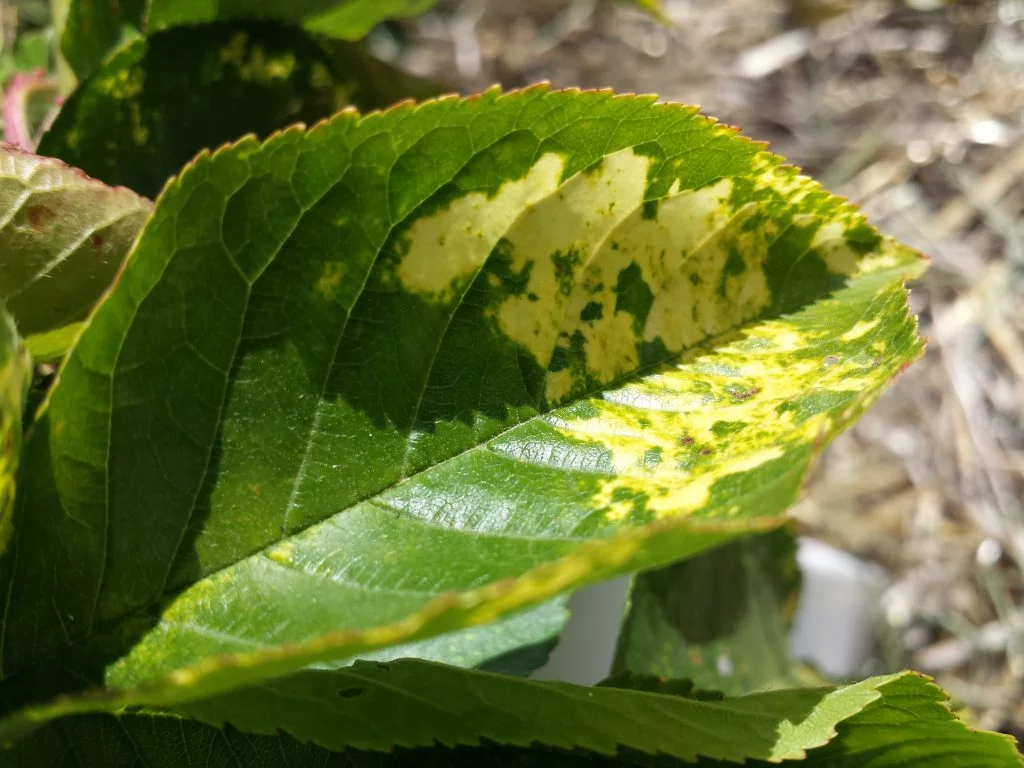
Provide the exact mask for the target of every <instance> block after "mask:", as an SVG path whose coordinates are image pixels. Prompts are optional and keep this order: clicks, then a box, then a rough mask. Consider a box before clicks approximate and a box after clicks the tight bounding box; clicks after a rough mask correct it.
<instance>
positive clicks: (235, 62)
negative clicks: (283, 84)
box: [220, 32, 295, 83]
mask: <svg viewBox="0 0 1024 768" xmlns="http://www.w3.org/2000/svg"><path fill="white" fill-rule="evenodd" d="M248 45H249V35H248V34H247V33H245V32H238V33H236V34H235V35H234V36H233V37H232V38H231V40H230V41H229V42H228V44H227V45H226V46H224V47H223V48H222V49H221V52H220V61H221V63H222V64H225V65H230V66H232V67H234V68H235V71H237V72H238V76H239V78H241V79H242V80H245V81H247V82H264V83H265V82H270V81H273V80H285V79H287V78H289V77H291V74H292V72H294V71H295V54H293V53H290V52H288V53H282V54H279V55H277V56H269V57H268V56H267V53H266V51H264V50H263V48H262V47H261V46H259V45H254V46H253V47H252V48H251V49H250V48H249V47H248Z"/></svg>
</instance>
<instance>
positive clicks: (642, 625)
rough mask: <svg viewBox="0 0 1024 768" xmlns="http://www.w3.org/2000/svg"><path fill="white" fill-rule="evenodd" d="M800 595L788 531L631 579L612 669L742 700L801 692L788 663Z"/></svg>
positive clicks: (793, 547) (804, 681)
mask: <svg viewBox="0 0 1024 768" xmlns="http://www.w3.org/2000/svg"><path fill="white" fill-rule="evenodd" d="M799 588H800V574H799V571H798V570H797V567H796V543H795V541H794V538H793V535H792V534H791V533H790V532H789V531H788V530H785V529H782V530H778V531H773V532H772V533H769V534H765V535H763V536H752V537H749V538H745V539H741V540H740V541H736V542H731V543H729V544H726V545H724V546H722V547H719V548H717V549H715V550H713V551H711V552H707V553H705V554H702V555H699V556H697V557H695V558H692V559H690V560H687V561H685V562H682V563H677V564H675V565H670V566H668V567H667V568H663V569H661V570H658V571H652V572H649V573H644V574H640V575H638V576H636V577H635V578H634V580H633V585H632V589H631V591H630V598H629V608H628V610H627V614H626V619H625V622H624V624H623V627H622V633H621V635H620V636H619V644H618V648H617V649H616V659H615V669H616V670H620V671H621V670H631V671H633V672H639V673H646V674H653V675H657V676H659V677H665V678H687V679H690V680H693V681H694V682H695V683H696V684H697V685H698V686H701V687H704V688H716V689H719V690H722V691H724V692H726V693H728V694H732V695H739V694H743V693H749V692H751V691H756V690H761V689H764V688H779V687H785V686H792V685H799V684H807V682H808V677H809V676H807V675H801V674H800V672H799V670H798V668H797V667H796V665H794V664H793V662H791V661H790V658H789V627H790V621H791V619H792V615H793V612H794V610H795V609H796V600H797V595H798V592H799Z"/></svg>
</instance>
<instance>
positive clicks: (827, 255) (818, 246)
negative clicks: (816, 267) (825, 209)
mask: <svg viewBox="0 0 1024 768" xmlns="http://www.w3.org/2000/svg"><path fill="white" fill-rule="evenodd" d="M848 227H849V222H847V221H844V220H838V221H829V222H826V223H825V224H822V225H821V226H820V227H819V228H818V231H817V232H815V233H814V237H813V238H811V248H812V249H813V250H815V251H817V252H818V253H819V254H820V255H821V256H823V257H824V260H825V265H826V266H827V267H828V271H829V272H833V273H835V274H838V275H852V274H853V273H854V272H856V271H857V269H858V266H859V261H860V254H859V253H857V251H855V250H854V249H853V248H852V247H850V243H849V240H848V239H847V232H848Z"/></svg>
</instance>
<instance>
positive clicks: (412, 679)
mask: <svg viewBox="0 0 1024 768" xmlns="http://www.w3.org/2000/svg"><path fill="white" fill-rule="evenodd" d="M190 709H191V710H192V711H193V712H194V714H197V715H198V716H199V717H200V718H201V719H202V720H203V721H206V722H207V723H209V725H204V724H202V723H201V722H197V721H195V720H190V719H181V718H178V717H175V716H172V715H169V714H163V713H126V714H123V715H120V716H118V717H116V719H115V718H113V717H110V716H95V715H94V716H91V717H90V716H81V715H80V716H77V717H71V718H67V719H65V720H63V721H58V722H57V723H55V724H52V725H50V726H48V727H45V728H44V729H43V730H41V731H40V732H38V733H37V734H35V735H32V736H29V737H28V738H27V739H26V740H24V741H23V742H21V743H20V744H17V745H15V747H14V750H13V751H12V752H8V753H7V755H5V757H7V758H8V761H5V764H13V766H16V767H17V766H21V765H26V766H28V765H38V764H40V760H42V761H43V763H44V764H58V762H59V760H60V758H61V757H62V756H63V755H66V754H68V753H72V754H74V755H76V756H77V758H78V762H77V765H79V766H81V767H82V768H89V766H92V765H97V766H100V765H102V766H103V767H104V768H116V767H117V766H121V765H125V766H135V765H139V763H140V762H141V764H142V765H147V766H148V765H153V766H159V765H164V764H169V762H168V761H170V760H172V759H176V758H177V757H178V756H180V755H182V754H187V755H194V756H205V758H204V757H199V759H200V760H202V759H206V760H207V762H206V763H202V762H200V763H199V765H204V764H205V765H216V764H219V763H218V762H217V759H216V757H215V756H221V755H224V756H226V755H228V754H230V753H234V754H235V757H236V760H238V761H239V762H240V764H242V765H246V766H260V765H281V764H285V765H288V764H296V765H308V764H313V763H315V764H328V765H332V764H334V762H335V761H337V764H339V765H366V764H370V765H379V766H392V765H433V764H438V765H452V764H455V765H484V764H486V765H502V764H517V765H521V764H524V763H525V764H527V765H535V764H536V765H553V766H554V765H565V764H566V761H568V762H569V764H592V765H599V764H604V760H602V759H601V758H603V757H618V758H621V759H624V760H626V761H628V762H634V761H635V762H646V761H647V760H649V759H651V758H653V757H655V756H657V757H658V758H660V762H659V763H658V764H676V761H677V760H679V761H685V763H686V764H688V765H689V764H692V761H693V760H694V759H696V758H703V759H701V761H700V765H703V766H710V765H724V764H729V765H732V764H735V763H737V762H740V761H743V760H747V761H751V762H753V761H757V764H762V763H761V762H760V761H762V760H766V761H770V762H771V763H776V764H777V763H780V762H784V763H790V762H793V763H796V762H800V763H802V764H804V765H808V764H809V765H812V766H813V765H831V766H836V765H843V766H851V768H852V766H859V765H865V764H866V763H865V762H864V757H865V756H868V755H870V756H871V757H872V758H873V759H874V760H875V761H876V762H872V763H871V764H872V765H879V764H884V765H890V764H900V765H905V764H911V765H921V766H943V765H953V764H956V765H978V766H981V765H984V766H987V767H988V768H1001V767H1002V766H1020V765H1021V764H1022V761H1021V760H1020V758H1019V756H1018V755H1017V754H1016V752H1015V750H1014V748H1013V740H1012V739H1011V738H1009V737H1006V736H1002V735H997V734H994V733H978V732H972V731H971V730H970V729H968V728H967V727H965V726H964V725H963V724H962V723H960V722H959V721H957V720H956V719H955V718H954V717H953V716H952V714H951V713H950V711H949V709H948V708H947V707H946V705H945V697H944V695H943V694H942V692H941V691H940V690H939V689H938V688H936V687H935V686H934V685H932V684H931V683H929V682H927V681H926V680H925V679H924V678H922V677H920V676H918V675H915V674H912V673H901V674H897V675H888V676H885V677H876V678H872V679H870V680H866V681H864V682H861V683H857V684H855V685H850V686H845V687H841V688H835V689H826V688H815V689H809V688H805V689H797V690H788V691H774V692H771V693H762V694H755V695H751V696H744V697H740V698H733V699H714V700H701V699H695V698H691V697H689V696H685V695H684V696H680V695H672V694H662V693H653V692H648V691H644V690H623V689H617V688H608V687H598V688H586V687H581V686H575V685H569V684H566V683H540V682H536V681H529V680H521V679H517V678H508V677H503V676H500V675H493V674H488V673H482V672H471V671H466V670H460V669H456V668H452V667H445V666H440V665H432V664H428V663H424V662H420V661H414V660H404V661H397V662H393V663H391V664H387V665H383V664H373V663H365V662H361V663H358V664H356V665H355V666H354V667H352V668H351V669H348V670H340V671H336V672H302V673H299V674H296V675H293V676H292V677H290V678H287V679H285V680H281V681H277V682H275V683H273V684H271V685H269V686H261V687H260V688H258V689H253V690H247V691H241V692H238V693H237V694H232V695H230V696H227V697H221V698H219V699H216V700H212V701H209V702H203V703H202V704H201V705H198V706H193V707H191V708H190ZM225 722H230V723H234V724H236V725H237V724H240V725H241V726H242V727H243V728H244V732H239V731H237V730H235V729H234V728H232V727H228V728H226V729H224V730H218V728H219V727H220V726H222V725H223V724H224V723H225ZM211 725H212V726H214V727H211ZM112 726H113V727H112ZM901 728H905V729H908V730H904V731H903V733H904V735H905V736H910V737H911V738H909V739H908V738H903V739H897V738H894V737H895V736H896V735H897V734H898V732H899V731H900V729H901ZM285 734H287V735H285ZM296 740H297V741H296ZM300 742H306V743H308V744H309V746H303V745H302V744H301V743H300ZM312 745H317V747H322V748H324V749H318V748H317V747H314V746H312ZM325 749H330V750H334V751H336V752H337V753H338V754H337V755H333V754H332V753H330V752H326V751H325ZM371 750H373V751H376V752H378V753H379V754H376V755H375V754H373V752H371ZM0 754H2V753H0ZM282 756H283V757H282ZM531 758H532V759H531ZM667 758H675V760H672V761H671V762H670V763H669V762H668V761H667ZM879 758H882V759H883V760H885V761H887V762H882V763H880V762H878V760H879ZM908 758H913V760H917V761H919V762H911V761H910V760H909V759H908ZM951 758H952V759H953V760H959V761H960V762H956V763H953V762H949V761H950V759H951ZM964 758H971V759H973V760H974V762H969V761H968V762H964V761H963V759H964ZM47 760H48V761H47ZM343 760H344V762H343ZM474 760H475V761H476V762H474ZM136 761H139V762H136ZM277 761H281V762H277ZM901 761H903V762H901ZM751 762H748V763H747V764H751Z"/></svg>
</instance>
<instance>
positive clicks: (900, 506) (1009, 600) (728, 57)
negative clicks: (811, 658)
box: [371, 0, 1024, 736]
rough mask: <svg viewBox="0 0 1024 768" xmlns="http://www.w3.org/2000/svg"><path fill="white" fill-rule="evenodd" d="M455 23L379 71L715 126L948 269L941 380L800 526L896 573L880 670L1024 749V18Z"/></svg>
mask: <svg viewBox="0 0 1024 768" xmlns="http://www.w3.org/2000/svg"><path fill="white" fill-rule="evenodd" d="M665 9H666V15H667V17H668V19H669V21H670V24H669V25H668V26H661V25H659V24H657V23H656V22H654V21H652V20H651V19H649V18H648V17H646V16H645V15H643V14H642V13H640V12H638V11H636V10H634V9H631V8H628V7H624V6H617V5H614V4H611V3H606V2H596V0H571V1H567V0H519V1H518V2H516V1H514V0H459V1H458V2H455V1H453V0H449V1H447V2H442V3H441V4H440V5H439V6H438V8H437V9H436V10H435V11H434V12H432V13H430V14H428V15H427V16H425V17H423V18H421V19H418V20H416V21H410V22H403V23H401V24H396V25H392V26H390V27H388V28H387V29H385V30H378V32H377V33H375V34H374V36H373V38H372V40H371V43H372V46H373V47H374V49H375V51H376V52H377V53H378V54H380V55H382V56H384V57H386V58H389V59H391V60H393V61H395V62H397V63H398V64H399V65H401V66H402V67H404V68H406V69H408V70H410V71H412V72H414V73H416V74H420V75H427V76H431V77H435V78H438V79H441V80H443V81H445V82H448V83H451V84H453V85H455V86H456V87H458V88H459V89H460V90H463V91H467V92H468V91H476V90H480V89H481V88H483V87H485V86H487V85H490V84H492V83H495V82H499V83H501V84H503V85H505V86H506V87H515V86H521V85H525V84H527V83H530V82H534V81H537V80H549V81H551V82H552V83H553V84H554V85H556V86H583V87H613V88H615V89H616V90H618V91H623V92H630V91H631V92H642V93H657V94H659V95H660V97H661V98H662V99H664V100H666V101H680V102H685V103H691V104H699V105H701V106H702V108H703V109H704V110H705V111H706V112H707V113H709V114H713V115H715V116H717V117H719V118H720V119H722V120H723V121H725V122H729V123H733V124H736V125H739V126H742V128H743V130H744V132H745V133H747V134H748V135H750V136H753V137H755V138H759V139H764V140H768V141H770V142H771V145H772V148H773V149H774V150H776V151H778V152H780V153H781V154H783V155H785V156H786V157H787V158H788V159H790V160H791V161H792V162H794V163H796V164H798V165H800V166H802V167H804V168H805V169H806V170H807V171H808V172H809V173H811V174H812V175H814V176H816V177H818V178H819V179H821V180H822V181H823V182H824V183H825V184H826V185H828V186H829V187H830V188H831V189H833V190H835V191H837V192H839V193H841V194H844V195H846V196H847V197H849V198H851V199H852V200H854V201H855V202H857V203H859V204H860V205H861V206H862V207H863V208H864V210H865V211H866V212H867V214H868V215H869V216H870V218H871V219H872V220H873V221H874V222H875V223H876V224H877V225H878V226H879V227H880V228H882V229H883V230H884V231H886V232H888V233H890V234H893V235H895V236H897V237H899V238H901V239H903V240H905V241H907V242H909V243H911V244H913V245H915V246H917V247H918V248H920V249H921V250H923V251H924V252H925V253H927V254H928V255H929V256H930V257H931V258H932V260H933V266H932V269H931V271H930V272H929V273H928V274H927V276H926V277H925V278H924V279H922V280H921V281H920V282H919V283H917V284H916V285H914V286H913V293H912V303H913V307H914V309H915V310H916V311H917V312H918V313H919V315H920V318H921V328H922V332H923V333H924V334H925V335H926V336H927V337H928V339H929V345H928V352H927V354H926V356H925V357H924V359H923V360H922V361H921V362H919V363H918V364H917V365H915V366H914V367H912V368H911V369H910V370H909V371H908V372H907V373H905V374H904V375H903V376H902V377H901V378H900V379H899V380H898V381H897V383H896V385H895V386H894V387H893V389H892V391H891V392H890V393H889V394H888V395H887V396H886V397H885V398H883V400H882V401H881V402H880V403H879V404H878V405H877V406H876V407H875V408H874V409H873V410H872V411H871V412H870V413H869V414H868V415H867V416H866V417H865V418H864V419H863V420H862V421H861V422H860V423H859V424H858V425H857V427H856V428H854V429H853V430H852V431H851V432H850V433H848V434H847V435H845V436H843V437H842V438H841V439H840V440H839V441H837V443H836V444H835V445H834V446H833V447H832V448H831V449H830V450H829V452H828V454H827V455H826V457H825V458H824V459H823V460H822V462H821V463H820V465H819V466H818V467H817V469H816V471H815V476H814V478H813V480H812V482H811V484H810V486H809V488H808V493H807V497H806V500H805V501H804V502H803V503H802V504H801V505H800V507H799V509H798V510H797V514H798V517H799V520H800V521H801V524H802V525H803V527H804V528H805V530H807V531H808V532H809V533H811V534H812V535H814V536H817V537H819V538H822V539H825V540H826V541H829V542H830V543H833V544H835V545H837V546H839V547H841V548H843V549H846V550H848V551H850V552H852V553H855V554H856V555H858V556H860V557H861V558H863V559H865V560H870V561H874V562H877V563H879V564H881V565H882V566H884V568H885V569H886V571H887V573H888V574H889V579H890V582H889V587H888V589H887V590H886V592H885V593H884V595H883V596H882V599H881V601H880V603H879V606H878V616H877V631H878V636H879V638H880V644H879V653H878V655H877V658H875V659H874V660H873V663H872V667H873V668H871V669H866V670H865V672H873V671H880V670H883V669H894V668H902V667H904V666H913V667H915V668H918V669H921V670H923V671H926V672H929V673H931V674H933V675H935V676H936V677H937V678H938V680H939V682H940V683H941V684H942V685H944V686H945V687H947V688H948V689H949V690H951V691H952V692H953V694H954V696H955V697H956V698H957V699H958V701H959V703H960V704H961V705H962V706H964V707H965V708H966V709H967V711H968V713H969V714H970V715H971V716H972V717H973V719H974V720H975V721H976V722H977V723H979V724H980V725H983V726H985V727H988V728H999V729H1004V730H1011V731H1016V733H1017V734H1018V736H1020V735H1024V502H1022V490H1024V428H1022V427H1024V424H1022V422H1024V218H1022V216H1021V214H1022V212H1024V0H976V1H975V2H963V1H961V2H942V0H862V1H860V2H853V1H851V0H847V1H846V2H842V1H841V0H665Z"/></svg>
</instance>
